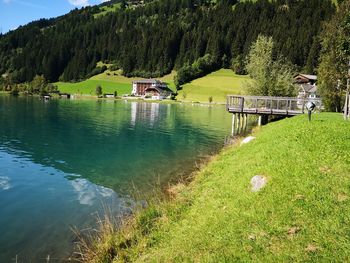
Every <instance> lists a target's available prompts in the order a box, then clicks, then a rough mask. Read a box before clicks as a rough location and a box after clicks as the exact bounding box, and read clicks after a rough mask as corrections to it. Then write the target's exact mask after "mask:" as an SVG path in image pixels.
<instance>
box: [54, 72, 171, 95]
mask: <svg viewBox="0 0 350 263" xmlns="http://www.w3.org/2000/svg"><path fill="white" fill-rule="evenodd" d="M174 75H175V72H172V73H170V74H168V75H165V76H164V77H162V78H159V79H160V80H162V81H164V82H166V83H168V85H169V86H170V88H172V89H175V85H174V81H173V79H174ZM137 79H141V78H127V77H124V76H122V75H121V74H120V72H119V71H109V70H107V71H106V72H104V73H101V74H98V75H96V76H93V77H92V78H90V79H88V80H85V81H82V82H77V83H68V82H57V83H55V85H57V86H58V89H59V91H60V92H63V93H70V94H83V95H93V96H94V95H95V91H96V87H97V86H98V85H101V87H102V90H103V93H113V92H114V91H117V92H118V95H122V94H130V93H131V89H132V84H131V83H132V81H134V80H137Z"/></svg>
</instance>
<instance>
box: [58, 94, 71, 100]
mask: <svg viewBox="0 0 350 263" xmlns="http://www.w3.org/2000/svg"><path fill="white" fill-rule="evenodd" d="M59 95H60V98H61V99H70V94H69V93H60V94H59Z"/></svg>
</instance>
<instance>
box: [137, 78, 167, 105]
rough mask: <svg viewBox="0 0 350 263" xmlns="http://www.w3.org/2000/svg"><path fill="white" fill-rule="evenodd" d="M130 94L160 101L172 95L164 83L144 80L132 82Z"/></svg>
mask: <svg viewBox="0 0 350 263" xmlns="http://www.w3.org/2000/svg"><path fill="white" fill-rule="evenodd" d="M131 94H132V95H133V96H138V97H144V98H152V99H154V100H162V99H165V98H168V97H170V96H171V95H172V94H173V91H172V90H171V89H169V88H168V86H167V84H166V83H163V82H161V81H160V80H157V79H144V80H137V81H133V83H132V93H131Z"/></svg>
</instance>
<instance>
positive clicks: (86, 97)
mask: <svg viewBox="0 0 350 263" xmlns="http://www.w3.org/2000/svg"><path fill="white" fill-rule="evenodd" d="M0 95H6V96H11V94H10V92H9V91H0ZM24 96H29V97H40V95H39V94H23V93H20V94H19V95H18V97H24ZM71 96H72V98H70V99H63V98H62V99H63V100H96V101H128V102H129V101H130V102H147V103H158V104H186V105H189V104H191V105H200V106H224V105H226V103H225V102H212V103H209V102H200V101H182V100H180V101H178V100H151V99H142V98H132V97H118V98H98V97H97V96H91V95H78V94H72V95H71ZM51 99H61V98H59V97H58V96H54V97H52V98H51Z"/></svg>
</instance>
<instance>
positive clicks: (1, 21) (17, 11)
mask: <svg viewBox="0 0 350 263" xmlns="http://www.w3.org/2000/svg"><path fill="white" fill-rule="evenodd" d="M106 1H108V0H0V33H7V32H8V31H9V30H14V29H16V28H17V27H19V26H20V25H25V24H27V23H29V22H31V21H33V20H38V19H40V18H51V17H57V16H60V15H64V14H66V13H68V12H69V11H70V10H72V9H74V8H81V7H83V6H87V5H96V4H100V3H101V2H106Z"/></svg>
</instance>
